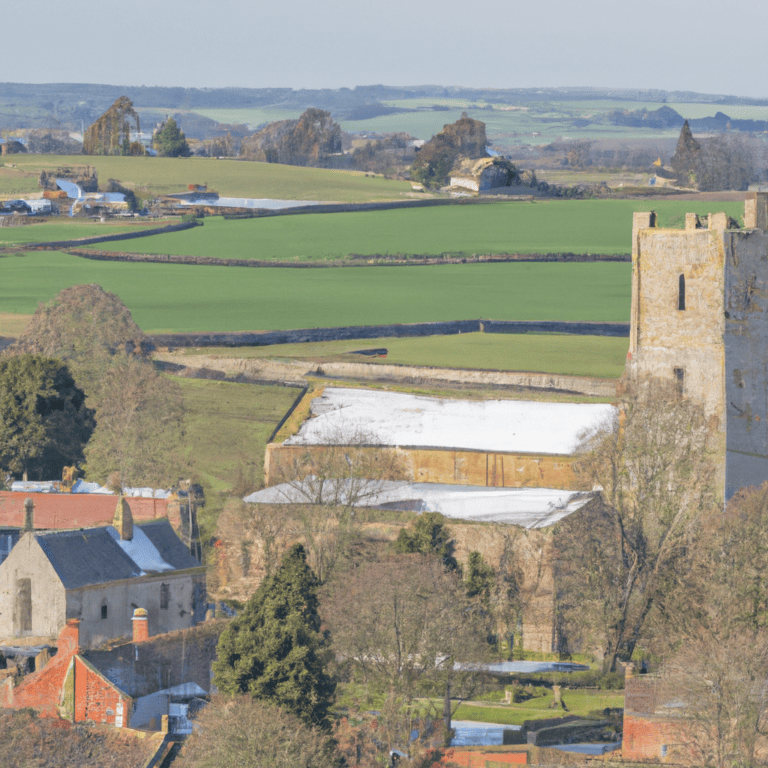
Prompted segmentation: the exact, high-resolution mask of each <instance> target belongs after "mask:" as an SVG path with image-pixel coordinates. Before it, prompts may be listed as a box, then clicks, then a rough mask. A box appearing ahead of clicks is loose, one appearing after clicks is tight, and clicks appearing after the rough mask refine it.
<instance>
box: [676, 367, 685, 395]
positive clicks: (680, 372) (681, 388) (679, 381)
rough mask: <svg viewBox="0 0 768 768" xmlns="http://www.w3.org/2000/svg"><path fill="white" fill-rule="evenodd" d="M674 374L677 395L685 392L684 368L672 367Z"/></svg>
mask: <svg viewBox="0 0 768 768" xmlns="http://www.w3.org/2000/svg"><path fill="white" fill-rule="evenodd" d="M673 371H674V374H675V389H676V390H677V394H678V395H683V394H684V393H685V368H674V369H673Z"/></svg>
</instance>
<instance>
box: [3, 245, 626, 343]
mask: <svg viewBox="0 0 768 768" xmlns="http://www.w3.org/2000/svg"><path fill="white" fill-rule="evenodd" d="M0 269H2V275H3V279H2V281H0V313H12V314H31V313H32V312H34V310H35V309H36V307H37V304H38V302H41V301H48V300H50V299H52V298H53V297H54V296H55V295H56V294H57V293H58V292H59V291H60V290H62V289H63V288H66V287H68V286H71V285H79V284H81V283H98V284H99V285H101V286H103V287H104V289H105V290H108V291H112V292H114V293H116V294H117V295H118V296H120V298H121V299H122V300H123V301H124V302H125V304H126V305H127V306H128V308H129V309H130V310H131V312H132V313H133V317H134V319H135V320H136V322H137V323H138V324H139V326H140V327H141V328H142V329H143V330H145V331H147V332H153V331H154V332H160V331H175V332H182V331H184V332H201V331H238V330H258V329H281V328H306V327H327V326H339V325H356V324H363V325H378V324H383V323H412V322H424V321H436V320H460V319H472V318H480V317H490V318H494V319H499V320H593V321H620V322H626V321H627V320H628V319H629V291H630V265H629V264H627V263H602V262H597V263H584V264H568V263H546V264H545V263H506V264H454V265H439V266H428V267H426V266H425V267H346V268H342V269H289V268H273V267H269V268H263V269H252V268H248V267H208V266H184V265H174V264H131V263H121V262H102V261H91V260H88V259H82V258H78V257H76V256H70V255H67V254H63V253H58V252H53V251H50V252H39V253H29V254H27V255H13V256H6V257H3V258H2V259H0Z"/></svg>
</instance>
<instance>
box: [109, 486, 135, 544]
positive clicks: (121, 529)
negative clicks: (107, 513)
mask: <svg viewBox="0 0 768 768" xmlns="http://www.w3.org/2000/svg"><path fill="white" fill-rule="evenodd" d="M112 525H113V526H114V527H115V528H116V529H117V532H118V534H120V538H121V540H122V541H131V539H133V515H132V514H131V508H130V507H129V506H128V502H127V501H126V500H125V496H123V494H122V493H121V494H120V498H119V499H118V500H117V508H116V509H115V517H114V519H113V520H112Z"/></svg>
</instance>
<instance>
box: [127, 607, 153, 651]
mask: <svg viewBox="0 0 768 768" xmlns="http://www.w3.org/2000/svg"><path fill="white" fill-rule="evenodd" d="M131 621H132V622H133V642H134V643H143V642H144V641H145V640H149V620H148V618H147V610H146V608H137V609H136V610H135V611H134V612H133V618H132V619H131Z"/></svg>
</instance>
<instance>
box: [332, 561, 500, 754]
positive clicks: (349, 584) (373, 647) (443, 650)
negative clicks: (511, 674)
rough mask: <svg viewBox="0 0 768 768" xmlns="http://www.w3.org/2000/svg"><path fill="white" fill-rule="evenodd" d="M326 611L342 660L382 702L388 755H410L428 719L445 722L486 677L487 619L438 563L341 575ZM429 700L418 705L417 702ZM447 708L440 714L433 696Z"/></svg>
mask: <svg viewBox="0 0 768 768" xmlns="http://www.w3.org/2000/svg"><path fill="white" fill-rule="evenodd" d="M321 611H322V613H323V616H324V619H325V621H326V622H327V624H328V626H329V628H330V631H331V636H332V639H333V646H334V649H335V651H336V654H337V658H341V659H343V660H344V662H345V663H346V664H347V665H349V666H350V667H351V668H352V670H353V671H354V672H355V673H356V674H357V676H358V678H359V679H361V680H362V681H364V682H365V683H366V684H367V685H368V686H369V687H370V688H371V690H374V691H377V692H379V693H381V694H383V695H384V697H385V704H384V708H383V709H382V714H381V717H380V718H379V720H380V725H381V728H382V730H383V732H384V733H385V734H386V737H387V741H388V744H389V747H390V748H398V749H401V750H403V751H404V752H406V753H407V754H409V755H410V750H411V745H410V742H409V734H410V733H411V731H412V729H413V726H414V723H415V722H416V721H417V720H418V719H420V718H421V717H422V716H423V715H424V714H425V713H426V712H430V711H431V712H432V714H433V715H437V717H438V719H439V718H440V717H442V718H443V719H444V721H445V726H446V731H448V732H449V731H450V723H451V717H452V715H453V712H454V711H455V707H456V706H458V703H459V702H460V701H461V700H462V699H464V698H465V697H466V696H467V695H469V694H470V693H471V692H472V691H473V690H474V686H475V684H476V683H477V680H478V677H479V675H480V674H481V671H480V670H479V669H478V668H476V667H474V666H473V665H472V664H471V663H469V664H466V665H464V666H462V665H460V664H459V663H460V662H465V663H466V662H477V661H479V660H481V659H482V658H483V655H484V650H485V647H486V646H485V645H484V642H483V641H484V639H485V637H487V626H486V618H487V617H486V615H485V614H483V613H482V612H481V611H479V610H478V609H477V608H476V607H475V606H473V604H472V602H471V601H470V600H469V598H467V596H466V590H465V588H464V585H463V583H462V581H461V579H460V577H459V576H458V574H457V573H456V572H452V571H448V570H446V569H445V567H444V566H443V564H442V563H441V561H440V560H439V559H438V558H436V557H434V556H425V555H420V554H414V555H400V556H393V557H390V558H388V559H385V560H381V561H378V562H364V563H361V564H359V565H357V566H356V567H351V568H350V569H348V570H347V571H343V572H342V571H339V572H337V573H336V574H335V576H334V579H333V581H332V582H331V583H330V584H329V585H327V587H326V590H325V594H324V595H323V597H322V602H321ZM420 696H421V697H426V698H422V699H419V700H418V701H417V699H418V697H420ZM432 696H437V697H439V699H441V700H442V701H443V705H442V710H443V711H442V714H441V713H440V712H439V711H438V707H437V706H436V705H435V704H433V702H432V699H431V697H432Z"/></svg>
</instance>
